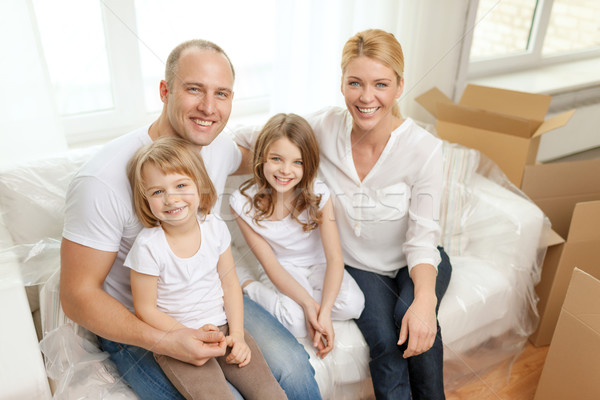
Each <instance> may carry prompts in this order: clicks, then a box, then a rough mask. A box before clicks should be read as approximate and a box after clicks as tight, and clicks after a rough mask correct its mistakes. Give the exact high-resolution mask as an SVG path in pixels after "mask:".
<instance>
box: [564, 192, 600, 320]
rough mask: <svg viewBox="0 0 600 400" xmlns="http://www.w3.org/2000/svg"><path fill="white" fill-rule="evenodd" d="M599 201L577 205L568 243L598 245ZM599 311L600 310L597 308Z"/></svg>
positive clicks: (599, 224) (599, 237)
mask: <svg viewBox="0 0 600 400" xmlns="http://www.w3.org/2000/svg"><path fill="white" fill-rule="evenodd" d="M599 227H600V201H587V202H584V203H577V204H576V205H575V210H574V211H573V217H572V218H571V226H570V228H569V236H568V241H569V242H589V241H597V242H598V243H599V244H600V228H599ZM599 310H600V308H599Z"/></svg>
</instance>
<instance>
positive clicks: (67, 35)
mask: <svg viewBox="0 0 600 400" xmlns="http://www.w3.org/2000/svg"><path fill="white" fill-rule="evenodd" d="M15 1H16V0H15ZM27 3H28V4H31V5H32V6H31V7H29V6H28V7H27V8H28V12H29V13H30V14H31V17H32V19H31V21H32V23H33V24H32V25H33V26H34V30H35V31H36V32H35V33H36V34H37V36H38V37H37V41H39V43H40V44H41V47H42V53H43V57H41V58H43V60H41V63H42V64H43V66H44V67H45V68H44V70H46V69H47V70H48V76H49V78H50V79H49V80H50V81H51V86H52V90H53V92H54V97H55V103H56V107H55V108H56V110H57V112H58V113H59V114H60V123H61V124H62V127H63V128H64V132H65V134H66V136H67V140H68V143H69V144H70V145H78V144H80V143H83V142H86V143H90V142H102V141H105V140H107V139H110V138H112V137H115V136H118V135H120V134H123V133H125V132H128V131H129V130H131V129H134V128H137V127H139V126H141V125H143V124H144V123H150V122H152V121H153V120H154V119H155V118H156V117H157V115H158V113H159V111H160V109H161V107H162V103H161V102H160V98H159V96H158V91H159V81H160V79H162V78H163V76H164V62H165V59H166V57H167V56H168V53H169V52H170V51H171V49H172V48H173V47H175V46H176V45H177V44H179V43H180V42H182V41H184V40H188V39H191V38H203V39H208V40H211V41H213V42H215V43H217V44H218V45H220V46H221V47H223V49H224V50H225V51H226V52H227V54H228V55H229V57H230V58H231V60H232V63H233V65H234V66H235V70H236V81H235V85H234V91H235V96H234V100H233V102H234V104H233V110H232V114H231V120H232V122H233V123H234V124H235V123H238V122H243V123H245V122H250V123H253V122H263V117H264V116H266V115H268V114H271V113H274V112H291V111H293V112H296V113H307V112H311V111H314V110H317V109H319V108H321V107H324V106H327V105H333V104H337V105H340V104H343V102H342V101H343V99H341V95H340V93H339V79H340V77H339V73H340V67H339V60H340V59H339V57H340V54H341V49H342V46H343V44H344V42H345V41H346V40H347V39H348V38H349V37H350V36H351V35H353V34H354V33H355V32H357V31H359V30H362V29H366V28H381V29H384V30H387V31H393V30H394V29H396V27H397V23H398V18H397V16H398V9H399V3H398V1H397V0H353V1H351V2H348V1H346V0H328V1H326V2H323V1H322V0H254V1H251V2H249V1H247V0H227V1H210V0H172V1H168V2H167V1H162V0H56V1H53V2H48V1H46V0H30V1H29V2H27ZM50 3H51V5H49V4H50ZM242 118H243V119H244V120H243V121H242V120H241V119H242Z"/></svg>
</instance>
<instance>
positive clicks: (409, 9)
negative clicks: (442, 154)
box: [395, 0, 472, 123]
mask: <svg viewBox="0 0 600 400" xmlns="http://www.w3.org/2000/svg"><path fill="white" fill-rule="evenodd" d="M471 1H472V0H453V1H437V0H423V1H400V2H399V3H400V9H399V12H398V25H397V27H396V32H395V33H396V37H397V38H398V40H399V41H400V43H401V44H402V46H403V50H404V59H405V68H404V69H405V71H404V73H405V76H404V81H405V88H404V93H403V95H402V97H401V98H400V109H401V111H402V113H403V115H406V116H409V117H412V118H414V119H417V120H420V121H424V122H429V123H432V122H434V118H433V117H432V116H431V114H429V113H428V112H427V111H425V109H424V108H423V107H421V106H420V105H419V104H417V103H416V102H415V101H414V99H415V97H418V96H419V95H421V94H422V93H424V92H426V91H427V90H429V89H431V88H432V87H434V86H436V87H438V88H439V89H440V90H441V91H442V92H444V93H445V94H446V95H447V96H449V97H450V98H456V97H457V95H460V93H458V91H459V90H460V89H461V88H458V87H457V85H456V82H457V77H458V75H459V72H460V68H461V62H460V60H461V52H462V51H463V47H464V45H465V40H464V38H465V33H466V31H467V28H466V19H467V12H468V9H469V3H470V2H471Z"/></svg>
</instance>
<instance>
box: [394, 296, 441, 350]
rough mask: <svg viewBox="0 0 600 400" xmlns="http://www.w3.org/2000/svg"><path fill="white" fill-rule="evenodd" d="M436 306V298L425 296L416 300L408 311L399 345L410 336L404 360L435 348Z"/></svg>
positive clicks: (403, 321) (401, 329)
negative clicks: (432, 347)
mask: <svg viewBox="0 0 600 400" xmlns="http://www.w3.org/2000/svg"><path fill="white" fill-rule="evenodd" d="M436 304H437V299H436V298H435V296H423V297H420V298H415V300H414V301H413V303H412V304H411V305H410V307H409V308H408V310H407V311H406V314H405V315H404V318H402V326H401V327H400V337H399V339H398V345H401V344H403V343H404V342H405V341H406V338H407V336H408V346H407V348H406V350H405V351H404V358H408V357H412V356H416V355H419V354H421V353H424V352H426V351H427V350H429V349H430V348H431V346H433V342H434V341H435V335H436V333H437V317H436V314H435V307H436Z"/></svg>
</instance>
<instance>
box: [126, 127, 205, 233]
mask: <svg viewBox="0 0 600 400" xmlns="http://www.w3.org/2000/svg"><path fill="white" fill-rule="evenodd" d="M150 164H152V165H155V166H156V167H157V168H159V169H160V170H161V171H163V172H164V173H165V174H169V173H177V174H181V175H186V176H188V177H190V178H191V179H192V180H193V181H194V183H195V184H196V187H197V189H198V196H199V197H200V204H199V206H198V212H199V213H200V215H201V217H202V218H204V217H206V215H208V214H209V213H210V210H211V208H212V207H213V206H214V205H215V203H216V201H217V192H216V191H215V187H214V186H213V184H212V181H211V180H210V178H209V176H208V173H207V172H206V168H205V167H204V162H203V161H202V157H201V156H200V153H199V152H198V150H197V149H195V148H194V147H193V146H192V145H191V144H190V143H189V142H187V141H186V140H184V139H182V138H179V137H168V138H159V139H157V140H155V141H154V142H152V143H151V144H149V145H147V146H144V147H142V148H140V149H139V150H138V151H137V152H136V153H135V154H134V156H133V157H132V158H131V160H129V163H128V164H127V177H128V178H129V183H130V184H131V191H132V192H133V208H134V209H135V212H136V214H137V216H138V218H139V219H140V221H141V222H142V224H143V225H144V226H146V227H148V228H152V227H155V226H157V225H159V224H160V221H159V220H158V219H157V218H156V217H155V216H154V214H152V211H151V210H150V205H149V204H148V199H147V197H146V190H145V186H144V176H143V170H144V166H146V165H150Z"/></svg>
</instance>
